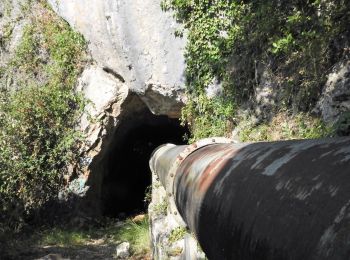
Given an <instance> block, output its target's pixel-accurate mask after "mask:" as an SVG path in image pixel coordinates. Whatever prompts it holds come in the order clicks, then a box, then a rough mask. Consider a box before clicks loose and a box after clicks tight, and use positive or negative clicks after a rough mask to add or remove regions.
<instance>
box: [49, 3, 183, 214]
mask: <svg viewBox="0 0 350 260" xmlns="http://www.w3.org/2000/svg"><path fill="white" fill-rule="evenodd" d="M48 2H49V3H50V5H51V6H52V8H53V9H54V11H55V12H56V13H57V14H58V15H60V16H61V17H63V18H64V19H65V20H66V21H67V22H68V23H69V24H70V25H71V26H72V27H73V28H74V29H75V30H77V31H78V32H80V33H82V34H83V36H84V37H85V39H86V40H87V42H88V48H89V50H90V53H91V56H92V59H93V60H94V62H93V63H94V64H93V65H91V66H90V67H88V68H85V70H84V72H83V74H82V76H81V78H80V81H79V86H78V87H77V90H78V91H81V92H82V93H83V94H84V95H85V97H86V98H87V99H88V100H90V103H89V104H88V106H87V109H86V113H85V114H84V115H83V117H82V118H81V122H80V126H79V127H80V129H81V130H82V131H83V133H84V134H85V135H86V142H85V145H84V147H82V151H81V154H82V155H81V162H80V164H81V166H82V171H81V172H79V173H78V177H77V178H76V177H72V176H73V175H74V174H75V171H74V170H72V173H71V177H70V179H73V180H72V181H71V182H70V188H69V191H71V192H73V193H74V194H76V195H79V196H85V195H86V194H87V193H88V194H89V196H91V197H93V199H91V200H90V202H93V201H98V200H99V199H100V196H101V182H102V181H103V178H104V176H105V175H106V171H107V170H106V167H105V166H104V164H105V163H106V157H108V156H110V155H109V153H110V151H111V150H112V149H114V148H113V147H116V146H117V145H118V142H120V141H122V140H123V138H124V137H123V136H125V134H126V133H127V132H128V131H130V130H132V128H133V126H134V125H139V124H140V122H141V121H147V120H149V118H150V116H149V114H148V113H149V111H150V112H151V113H153V114H155V115H166V116H168V117H171V118H178V117H180V112H181V108H182V106H183V104H184V102H185V94H184V70H185V64H184V55H183V50H184V46H185V42H186V39H185V38H176V37H175V36H174V33H175V31H176V30H177V28H178V26H179V25H178V24H177V23H176V22H175V20H174V19H173V18H172V14H171V13H169V12H163V11H162V10H161V7H160V1H157V0H142V1H141V0H136V1H126V0H102V1H101V0H49V1H48ZM146 114H147V115H148V116H146ZM75 176H77V175H75ZM89 187H90V189H89ZM90 206H91V205H89V206H85V207H86V208H89V207H90ZM91 208H94V206H92V207H91Z"/></svg>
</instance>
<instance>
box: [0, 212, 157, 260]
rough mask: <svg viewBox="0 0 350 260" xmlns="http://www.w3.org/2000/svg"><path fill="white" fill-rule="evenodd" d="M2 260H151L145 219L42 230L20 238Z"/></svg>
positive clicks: (8, 246)
mask: <svg viewBox="0 0 350 260" xmlns="http://www.w3.org/2000/svg"><path fill="white" fill-rule="evenodd" d="M2 251H3V252H1V254H0V255H1V259H52V260H53V259H60V260H61V259H84V260H85V259H86V260H89V259H132V260H141V259H142V260H148V259H151V253H150V245H149V234H148V220H147V219H146V217H145V215H140V216H137V217H135V218H133V219H128V220H125V221H118V220H115V219H113V220H107V221H106V220H104V223H99V225H90V226H85V227H80V228H76V227H68V226H66V227H42V228H37V229H36V230H31V229H27V230H26V232H24V233H21V234H17V235H15V236H13V237H11V239H9V241H8V242H7V243H6V246H5V247H4V248H2Z"/></svg>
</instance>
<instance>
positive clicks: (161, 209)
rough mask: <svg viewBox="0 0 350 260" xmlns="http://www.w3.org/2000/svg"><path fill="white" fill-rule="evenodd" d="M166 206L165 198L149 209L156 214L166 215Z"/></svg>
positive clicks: (167, 204)
mask: <svg viewBox="0 0 350 260" xmlns="http://www.w3.org/2000/svg"><path fill="white" fill-rule="evenodd" d="M168 206H169V203H168V201H167V199H164V200H163V201H162V202H160V203H158V204H155V205H153V206H152V208H151V210H152V211H153V212H154V213H155V214H157V215H166V213H167V210H168Z"/></svg>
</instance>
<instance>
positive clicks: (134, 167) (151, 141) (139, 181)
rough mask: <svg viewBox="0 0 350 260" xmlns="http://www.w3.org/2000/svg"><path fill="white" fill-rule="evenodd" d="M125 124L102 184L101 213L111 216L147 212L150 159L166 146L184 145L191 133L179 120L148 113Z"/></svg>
mask: <svg viewBox="0 0 350 260" xmlns="http://www.w3.org/2000/svg"><path fill="white" fill-rule="evenodd" d="M141 118H142V119H141ZM125 124H127V125H128V127H126V129H121V130H120V131H119V132H117V133H116V134H117V135H118V139H119V140H117V141H116V144H115V145H114V149H113V150H111V152H110V153H109V155H108V158H107V160H108V162H107V165H106V166H107V169H106V174H105V177H104V178H103V182H102V190H101V197H102V204H103V205H102V211H103V215H105V216H108V217H118V218H122V217H125V216H129V215H132V214H136V213H140V212H145V211H146V208H147V203H146V202H145V200H144V199H145V192H146V189H147V188H148V187H149V186H150V185H151V172H150V169H149V159H150V156H151V154H152V152H153V150H154V149H155V148H156V147H158V146H159V145H161V144H164V143H174V144H184V143H185V141H184V138H183V137H184V135H185V134H188V131H187V129H186V128H184V127H182V126H181V125H180V123H179V120H178V119H169V118H168V117H166V116H155V115H153V114H151V113H150V112H149V111H148V110H147V111H144V112H143V115H142V117H138V118H134V119H130V118H129V120H127V121H126V122H125Z"/></svg>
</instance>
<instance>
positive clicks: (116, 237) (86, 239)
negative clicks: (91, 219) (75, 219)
mask: <svg viewBox="0 0 350 260" xmlns="http://www.w3.org/2000/svg"><path fill="white" fill-rule="evenodd" d="M148 229H149V223H148V217H147V216H145V218H144V219H143V220H142V221H139V222H134V221H133V220H131V219H128V220H126V221H125V222H123V223H120V224H118V225H116V224H115V223H113V222H109V223H107V224H106V225H104V226H103V227H101V228H96V227H90V228H89V229H74V228H73V229H72V228H53V229H48V230H44V231H42V232H40V236H39V239H38V243H39V244H40V245H55V246H61V247H66V246H81V245H88V244H89V243H90V242H91V241H92V240H95V239H99V238H103V239H104V240H105V241H106V242H108V243H113V244H119V243H121V242H129V243H130V251H131V254H133V255H139V254H147V253H148V252H149V248H150V239H149V230H148Z"/></svg>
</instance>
